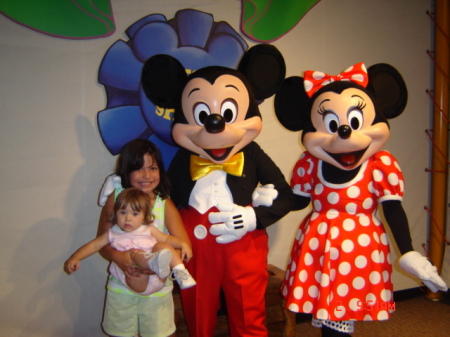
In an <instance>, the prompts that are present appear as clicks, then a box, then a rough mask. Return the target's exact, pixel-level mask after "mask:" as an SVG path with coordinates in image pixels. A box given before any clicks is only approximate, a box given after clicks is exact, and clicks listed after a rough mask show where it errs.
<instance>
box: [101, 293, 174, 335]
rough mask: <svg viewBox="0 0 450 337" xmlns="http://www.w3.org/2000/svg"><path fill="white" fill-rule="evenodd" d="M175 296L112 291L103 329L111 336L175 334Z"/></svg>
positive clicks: (107, 294)
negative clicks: (150, 295)
mask: <svg viewBox="0 0 450 337" xmlns="http://www.w3.org/2000/svg"><path fill="white" fill-rule="evenodd" d="M174 314H175V313H174V305H173V298H172V293H171V292H169V293H167V294H166V295H165V296H161V297H147V296H138V295H137V296H135V295H129V294H122V293H118V292H115V291H110V290H108V291H107V293H106V303H105V314H104V318H103V324H102V325H103V330H104V331H105V332H106V333H107V334H108V335H110V336H120V337H132V336H137V335H138V334H140V336H141V337H150V336H151V337H167V336H170V335H172V334H173V333H174V332H175V329H176V327H175V322H174Z"/></svg>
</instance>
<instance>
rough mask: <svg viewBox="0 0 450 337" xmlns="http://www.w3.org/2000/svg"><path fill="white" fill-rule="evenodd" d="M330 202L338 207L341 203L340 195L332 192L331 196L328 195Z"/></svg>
mask: <svg viewBox="0 0 450 337" xmlns="http://www.w3.org/2000/svg"><path fill="white" fill-rule="evenodd" d="M327 199H328V202H329V203H330V204H332V205H336V204H337V203H338V202H339V194H337V193H336V192H331V193H330V194H328V197H327Z"/></svg>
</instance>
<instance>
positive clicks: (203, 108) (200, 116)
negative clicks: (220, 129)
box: [194, 103, 211, 125]
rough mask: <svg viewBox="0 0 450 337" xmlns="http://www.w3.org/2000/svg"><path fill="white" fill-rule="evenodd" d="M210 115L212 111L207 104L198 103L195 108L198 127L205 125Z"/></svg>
mask: <svg viewBox="0 0 450 337" xmlns="http://www.w3.org/2000/svg"><path fill="white" fill-rule="evenodd" d="M210 114H211V111H210V110H209V107H208V106H207V105H206V104H205V103H197V104H196V105H195V106H194V119H195V122H196V123H197V124H198V125H203V124H204V123H205V120H206V118H207V117H208V116H209V115H210Z"/></svg>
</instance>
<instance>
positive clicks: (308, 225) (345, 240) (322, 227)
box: [275, 63, 447, 336]
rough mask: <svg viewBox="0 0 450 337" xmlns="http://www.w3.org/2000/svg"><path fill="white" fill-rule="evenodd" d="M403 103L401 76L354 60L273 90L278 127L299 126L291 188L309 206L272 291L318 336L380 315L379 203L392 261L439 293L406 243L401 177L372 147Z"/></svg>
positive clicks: (387, 294) (388, 294)
mask: <svg viewBox="0 0 450 337" xmlns="http://www.w3.org/2000/svg"><path fill="white" fill-rule="evenodd" d="M406 101H407V90H406V85H405V83H404V81H403V78H402V76H401V75H400V74H399V73H398V71H397V70H396V69H395V68H393V67H392V66H390V65H387V64H376V65H374V66H372V67H370V68H369V69H368V70H366V68H365V66H364V64H363V63H358V64H356V65H354V66H352V67H350V68H348V69H347V70H345V71H344V72H343V73H341V74H340V75H337V76H330V75H327V74H324V73H322V72H317V71H306V72H305V74H304V78H301V77H290V78H288V79H286V80H285V82H284V83H283V85H282V87H281V88H280V90H279V91H278V93H277V94H276V97H275V111H276V114H277V117H278V119H279V121H280V122H281V124H282V125H283V126H284V127H286V128H287V129H289V130H291V131H299V130H303V134H302V143H303V145H304V146H305V148H306V150H307V151H306V152H304V153H303V154H302V156H301V158H300V159H299V161H298V162H297V163H296V165H295V168H294V171H293V175H292V179H291V187H292V189H293V191H294V193H295V194H296V195H298V196H299V197H301V198H302V201H301V204H302V205H301V206H302V207H303V206H306V205H308V204H309V203H310V202H311V203H312V208H313V209H312V211H311V213H310V214H309V215H308V216H307V217H306V218H305V219H304V220H303V222H302V223H301V224H300V227H299V230H298V233H297V236H296V239H295V242H294V244H293V247H292V251H291V255H290V260H289V263H288V267H287V272H286V277H285V279H284V281H283V284H282V288H281V291H282V295H283V296H284V298H285V300H286V308H288V309H289V310H290V311H293V312H303V313H311V314H313V325H314V326H316V327H322V336H345V335H348V333H350V332H352V331H353V323H354V321H355V320H358V321H370V320H385V319H388V318H389V314H390V311H392V308H393V305H392V300H393V299H392V295H393V286H392V279H391V273H392V265H391V255H390V252H389V242H388V236H387V234H386V232H385V230H384V227H383V225H382V223H381V220H380V219H379V218H378V217H377V214H376V213H377V208H378V205H379V204H381V206H382V208H383V212H384V216H385V219H386V223H387V224H388V225H389V227H390V228H391V231H392V233H393V236H394V239H395V241H396V243H397V246H398V248H399V250H400V252H401V253H402V256H401V258H400V266H401V267H402V268H403V269H404V270H405V271H407V272H409V273H411V274H412V275H414V276H417V277H418V278H420V279H421V280H422V281H423V282H424V283H425V285H426V286H428V287H429V288H430V289H431V290H432V291H434V292H436V291H438V290H441V291H446V290H447V286H446V285H445V283H444V281H443V280H442V279H441V278H440V277H439V275H438V274H437V271H436V267H434V266H433V265H432V264H431V263H430V262H429V261H428V260H427V259H426V258H425V257H423V256H422V255H421V254H420V253H418V252H416V251H414V250H413V248H412V244H411V236H410V232H409V225H408V221H407V217H406V215H405V212H404V210H403V207H402V204H401V201H402V198H403V193H404V181H403V175H402V172H401V170H400V167H399V165H398V163H397V161H396V159H395V158H394V157H393V156H392V155H391V154H390V153H389V152H387V151H383V150H381V148H382V147H383V146H384V144H385V143H386V141H387V140H388V137H389V126H388V122H387V119H390V118H394V117H397V116H398V115H400V114H401V113H402V112H403V110H404V108H405V106H406ZM390 309H391V310H390Z"/></svg>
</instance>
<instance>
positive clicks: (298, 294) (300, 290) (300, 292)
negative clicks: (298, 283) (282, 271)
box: [293, 287, 303, 300]
mask: <svg viewBox="0 0 450 337" xmlns="http://www.w3.org/2000/svg"><path fill="white" fill-rule="evenodd" d="M293 295H294V297H295V298H296V299H297V300H300V299H301V298H302V297H303V288H302V287H295V288H294V292H293Z"/></svg>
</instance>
